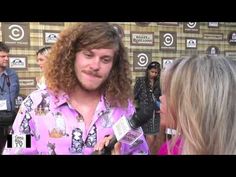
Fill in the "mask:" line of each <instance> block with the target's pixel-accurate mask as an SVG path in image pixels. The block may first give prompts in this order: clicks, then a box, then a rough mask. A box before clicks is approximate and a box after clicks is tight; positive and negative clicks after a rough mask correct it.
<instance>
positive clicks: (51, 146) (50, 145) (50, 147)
mask: <svg viewBox="0 0 236 177" xmlns="http://www.w3.org/2000/svg"><path fill="white" fill-rule="evenodd" d="M47 147H48V154H49V155H56V152H55V148H56V145H55V143H50V142H48V144H47Z"/></svg>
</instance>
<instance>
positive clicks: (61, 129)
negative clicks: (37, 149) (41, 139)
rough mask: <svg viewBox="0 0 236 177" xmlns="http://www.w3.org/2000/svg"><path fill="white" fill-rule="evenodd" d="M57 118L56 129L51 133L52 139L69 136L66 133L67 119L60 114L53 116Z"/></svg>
mask: <svg viewBox="0 0 236 177" xmlns="http://www.w3.org/2000/svg"><path fill="white" fill-rule="evenodd" d="M53 116H54V118H55V127H54V128H53V129H52V130H51V131H50V132H49V136H50V137H51V138H61V137H63V136H69V134H67V133H66V123H65V119H64V117H63V116H62V114H61V113H60V112H57V113H56V114H53Z"/></svg>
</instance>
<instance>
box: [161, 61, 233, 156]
mask: <svg viewBox="0 0 236 177" xmlns="http://www.w3.org/2000/svg"><path fill="white" fill-rule="evenodd" d="M161 77H162V78H161V83H162V94H163V96H165V99H166V107H167V117H168V119H170V120H172V122H176V128H177V133H176V136H175V138H174V140H173V141H172V143H171V144H172V145H173V144H175V142H176V141H178V140H179V135H180V136H181V142H180V146H181V148H180V149H179V150H181V152H179V153H180V154H236V136H235V135H236V121H235V120H236V104H235V100H236V90H235V88H236V65H235V63H234V62H233V61H232V60H229V59H226V58H224V57H222V56H191V57H188V58H182V59H179V60H176V61H175V62H173V64H171V65H169V66H168V67H167V68H166V70H165V71H164V73H163V74H162V76H161ZM161 100H162V99H161ZM161 104H162V103H161ZM173 148H174V146H170V151H169V152H170V153H171V150H172V152H173Z"/></svg>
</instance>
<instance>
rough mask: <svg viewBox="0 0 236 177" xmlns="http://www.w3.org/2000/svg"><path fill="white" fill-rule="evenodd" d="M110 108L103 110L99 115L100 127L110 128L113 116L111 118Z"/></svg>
mask: <svg viewBox="0 0 236 177" xmlns="http://www.w3.org/2000/svg"><path fill="white" fill-rule="evenodd" d="M112 113H113V111H112V109H110V110H107V111H105V112H103V114H102V115H101V119H102V123H101V125H102V127H104V128H110V127H111V126H112V125H113V123H114V122H113V121H114V120H113V118H112Z"/></svg>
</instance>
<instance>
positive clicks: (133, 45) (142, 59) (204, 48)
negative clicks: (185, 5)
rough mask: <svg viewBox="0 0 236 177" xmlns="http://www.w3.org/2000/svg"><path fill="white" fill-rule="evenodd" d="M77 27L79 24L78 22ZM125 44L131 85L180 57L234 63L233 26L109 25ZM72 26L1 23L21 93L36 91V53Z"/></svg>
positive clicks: (235, 27) (235, 38)
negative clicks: (147, 71)
mask: <svg viewBox="0 0 236 177" xmlns="http://www.w3.org/2000/svg"><path fill="white" fill-rule="evenodd" d="M78 23H79V22H78ZM110 23H111V24H112V25H113V26H114V28H115V29H116V30H117V31H118V32H119V34H120V37H121V38H122V40H123V41H124V43H125V46H126V49H127V52H128V56H129V61H130V64H131V70H132V79H133V84H134V81H135V79H136V78H137V77H140V76H143V75H144V71H145V69H146V67H147V65H148V64H149V63H150V62H151V61H158V62H160V64H161V66H162V68H165V66H166V65H167V64H169V63H171V62H172V61H173V60H174V59H176V58H178V57H180V56H188V55H192V54H206V53H207V54H210V55H219V54H220V55H224V56H226V57H228V58H230V59H235V60H236V22H110ZM72 24H74V23H72V22H2V23H0V30H1V32H0V40H1V41H3V42H5V43H6V44H7V45H8V46H9V47H10V49H11V51H10V59H9V67H10V68H13V69H15V70H16V72H17V73H18V75H19V78H20V93H21V94H24V95H28V94H29V93H30V92H32V91H33V90H35V89H36V77H39V76H40V75H41V72H40V69H39V67H38V65H37V63H36V51H37V50H38V49H40V48H41V47H43V46H52V45H53V44H54V43H55V42H56V40H57V37H58V34H59V33H60V31H62V30H63V29H64V28H66V27H68V26H70V25H72Z"/></svg>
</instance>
